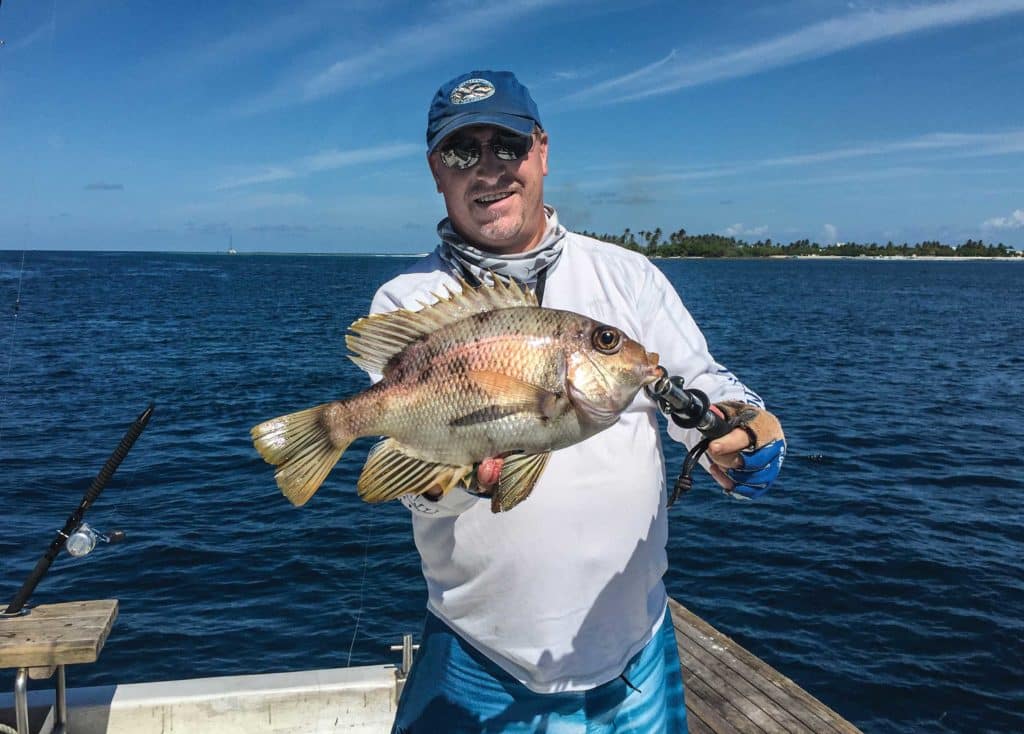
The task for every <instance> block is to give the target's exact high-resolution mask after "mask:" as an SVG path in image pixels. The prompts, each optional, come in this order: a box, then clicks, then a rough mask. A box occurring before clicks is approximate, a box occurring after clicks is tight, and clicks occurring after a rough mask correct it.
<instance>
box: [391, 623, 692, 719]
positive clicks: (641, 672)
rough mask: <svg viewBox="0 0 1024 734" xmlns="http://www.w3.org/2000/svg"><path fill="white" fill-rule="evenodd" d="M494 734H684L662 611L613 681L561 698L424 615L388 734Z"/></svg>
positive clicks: (676, 668)
mask: <svg viewBox="0 0 1024 734" xmlns="http://www.w3.org/2000/svg"><path fill="white" fill-rule="evenodd" d="M623 677H624V678H625V679H626V680H623ZM626 681H628V683H627V682H626ZM498 732H501V733H502V734H526V733H527V732H531V733H533V732H536V733H538V734H540V733H543V734H627V733H628V734H686V706H685V703H684V695H683V677H682V671H681V670H680V665H679V653H678V652H677V650H676V636H675V630H674V628H673V626H672V618H671V617H670V616H669V613H668V611H667V610H666V612H665V620H664V622H663V623H662V625H661V627H660V629H659V631H658V634H657V635H656V636H655V637H654V638H653V639H652V640H651V641H650V642H649V643H647V645H646V646H645V647H644V648H643V649H642V650H641V651H640V652H638V653H637V654H636V655H634V656H633V659H632V660H630V661H629V664H628V665H627V666H626V669H625V670H624V671H623V674H622V676H621V677H619V678H616V679H615V680H612V681H609V682H608V683H605V684H603V685H600V686H598V687H597V688H592V689H590V690H589V691H576V692H569V693H534V692H533V691H531V690H530V689H529V688H527V687H526V686H524V685H523V684H522V683H520V682H519V681H517V680H515V679H514V678H512V677H511V676H510V675H509V674H508V673H506V672H505V671H504V670H502V669H501V668H499V667H498V666H497V665H495V664H494V663H493V662H491V661H490V660H488V659H487V658H486V657H484V656H483V655H481V654H480V653H479V652H477V651H476V650H475V649H473V648H472V647H471V646H470V645H469V644H468V643H467V642H465V641H464V640H463V639H462V638H461V637H459V636H458V635H457V634H456V633H455V631H454V630H452V629H451V628H450V627H448V625H446V624H445V623H444V622H442V621H441V620H440V619H438V618H437V617H436V616H434V615H433V614H428V615H427V621H426V625H425V627H424V630H423V641H422V642H421V643H420V649H419V652H418V653H417V655H416V659H415V661H414V662H413V666H412V670H411V671H410V672H409V678H408V680H407V681H406V684H405V689H404V690H403V691H402V698H401V700H400V701H399V702H398V713H397V715H396V716H395V725H394V728H393V729H392V734H484V733H486V734H497V733H498Z"/></svg>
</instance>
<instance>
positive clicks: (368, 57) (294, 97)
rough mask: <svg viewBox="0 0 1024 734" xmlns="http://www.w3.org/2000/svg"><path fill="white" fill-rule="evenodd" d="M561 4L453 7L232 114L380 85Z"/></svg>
mask: <svg viewBox="0 0 1024 734" xmlns="http://www.w3.org/2000/svg"><path fill="white" fill-rule="evenodd" d="M563 2H566V0H521V1H520V2H514V3H499V4H487V5H484V6H483V7H476V8H474V9H473V10H467V9H466V8H464V7H456V8H455V9H454V10H452V11H451V12H449V13H448V14H446V15H444V16H442V17H440V18H437V19H436V20H434V21H432V22H429V23H422V24H415V25H410V26H408V27H406V28H404V29H402V30H399V31H398V32H396V33H394V34H392V35H391V36H389V37H383V38H376V37H375V38H373V42H372V43H371V44H370V45H369V46H368V47H367V49H366V50H365V51H362V52H361V53H356V54H353V55H351V56H348V57H345V58H340V59H338V60H337V61H334V62H332V63H331V64H329V65H328V66H326V67H321V68H319V69H314V70H306V71H305V72H303V73H301V74H297V75H293V76H292V77H291V78H288V79H285V80H283V81H281V82H279V83H278V84H277V85H276V86H275V87H274V88H272V89H271V90H269V91H267V92H265V93H263V94H262V95H259V96H257V97H256V98H254V99H250V100H248V101H247V102H245V103H243V104H241V105H239V106H238V107H237V108H236V109H235V110H234V112H235V113H236V114H242V115H247V114H256V113H260V112H265V111H268V110H272V109H278V108H281V107H286V106H290V105H294V104H300V103H302V102H310V101H313V100H317V99H322V98H323V97H327V96H330V95H332V94H337V93H338V92H341V91H344V90H346V89H351V88H353V87H360V86H366V85H367V84H370V83H374V82H380V81H381V80H383V79H388V78H390V77H393V76H395V75H396V74H399V73H401V72H402V71H405V70H407V69H413V68H423V67H424V66H425V65H426V64H427V63H428V62H430V61H432V60H433V59H436V58H439V57H442V56H444V55H446V54H450V53H453V51H454V50H456V49H457V50H459V51H466V50H467V49H468V48H471V47H472V46H474V45H478V44H480V43H483V42H485V41H486V40H488V39H489V38H490V34H492V33H493V31H494V30H495V29H496V28H498V29H500V28H508V27H511V26H513V25H515V23H516V21H517V19H518V18H520V17H521V16H524V15H527V14H529V13H532V12H534V11H537V10H541V9H543V8H545V7H547V6H550V5H557V4H560V3H563ZM439 39H442V40H439ZM443 39H458V42H457V43H448V42H445V41H444V40H443Z"/></svg>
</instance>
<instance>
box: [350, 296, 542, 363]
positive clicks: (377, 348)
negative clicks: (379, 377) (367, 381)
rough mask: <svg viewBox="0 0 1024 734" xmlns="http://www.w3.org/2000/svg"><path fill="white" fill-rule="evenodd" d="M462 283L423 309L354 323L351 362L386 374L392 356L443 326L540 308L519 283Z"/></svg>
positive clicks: (391, 312)
mask: <svg viewBox="0 0 1024 734" xmlns="http://www.w3.org/2000/svg"><path fill="white" fill-rule="evenodd" d="M458 283H459V287H460V288H461V289H462V290H461V291H459V292H457V293H456V292H453V291H452V290H450V289H449V288H447V287H446V288H445V289H444V290H443V292H442V293H440V294H437V293H432V294H431V295H432V296H433V297H434V299H435V302H434V303H432V304H430V305H426V304H422V303H421V304H420V305H421V306H423V307H422V308H421V309H419V310H417V311H411V310H408V309H404V308H402V309H398V310H396V311H390V312H388V313H379V314H372V315H370V316H366V317H365V318H361V319H359V320H358V321H356V322H355V323H353V324H352V325H351V326H350V327H349V331H351V332H352V333H351V334H348V335H346V337H345V344H346V346H347V347H348V350H349V352H350V354H349V359H351V360H352V361H353V362H355V363H356V364H357V365H359V366H360V367H362V368H363V369H364V370H366V371H367V372H376V373H378V374H383V373H384V368H385V367H386V366H387V364H388V362H389V361H390V360H391V358H392V357H394V356H395V355H396V354H398V353H399V352H401V351H402V350H403V349H405V348H406V347H407V346H409V344H411V343H412V342H414V341H416V339H418V338H420V337H421V336H424V335H425V334H430V333H431V332H433V331H436V330H437V329H439V328H441V327H442V326H447V325H448V324H454V323H455V322H457V321H461V320H462V319H464V318H466V317H468V316H472V315H473V314H477V313H483V312H484V311H497V310H499V309H503V308H515V307H519V306H536V305H537V297H536V295H534V293H533V291H531V290H530V289H528V288H526V289H524V288H521V287H520V286H519V285H518V284H517V283H516V282H515V281H510V282H509V283H505V282H504V281H502V280H500V279H495V281H494V283H493V284H490V285H482V286H480V287H479V288H473V287H472V286H470V285H469V284H468V283H467V282H466V281H465V280H463V279H461V278H459V279H458Z"/></svg>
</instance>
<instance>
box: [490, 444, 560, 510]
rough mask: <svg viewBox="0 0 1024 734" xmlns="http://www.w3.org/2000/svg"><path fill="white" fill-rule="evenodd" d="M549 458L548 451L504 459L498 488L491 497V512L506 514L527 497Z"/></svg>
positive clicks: (514, 455) (516, 455)
mask: <svg viewBox="0 0 1024 734" xmlns="http://www.w3.org/2000/svg"><path fill="white" fill-rule="evenodd" d="M549 458H551V452H550V451H545V452H544V453H543V454H529V455H527V454H513V455H511V456H508V457H506V458H505V464H504V466H502V467H501V476H500V477H499V478H498V488H497V489H495V490H494V494H493V495H491V512H507V511H508V510H511V509H512V508H513V507H515V506H516V505H518V504H519V503H520V502H522V501H523V500H525V499H526V498H527V497H529V496H530V492H532V491H533V486H534V485H535V484H536V483H537V480H538V479H539V478H540V475H541V474H543V473H544V467H546V466H547V465H548V459H549Z"/></svg>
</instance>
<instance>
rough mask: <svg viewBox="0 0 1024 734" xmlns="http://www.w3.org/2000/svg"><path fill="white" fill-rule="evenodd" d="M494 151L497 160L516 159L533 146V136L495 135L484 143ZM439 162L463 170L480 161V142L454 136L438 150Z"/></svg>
mask: <svg viewBox="0 0 1024 734" xmlns="http://www.w3.org/2000/svg"><path fill="white" fill-rule="evenodd" d="M483 145H486V146H487V147H488V148H490V149H491V150H492V151H494V155H495V157H496V158H498V159H499V160H503V161H517V160H519V159H520V158H522V157H523V156H525V155H526V154H527V153H529V152H530V150H531V149H532V148H533V136H532V135H529V136H523V135H495V136H494V137H493V138H492V139H491V141H490V142H489V143H484V144H483ZM439 153H440V155H441V162H442V163H443V164H444V165H445V166H447V167H448V168H454V169H456V170H459V171H464V170H466V169H467V168H472V167H473V166H475V165H476V164H477V163H479V162H480V156H481V155H482V153H481V144H480V143H478V142H477V141H475V140H467V139H464V138H456V139H455V140H452V141H451V142H448V143H444V144H443V145H442V146H441V149H440V151H439Z"/></svg>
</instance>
